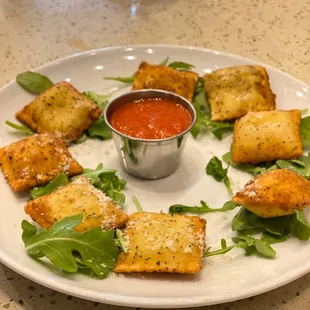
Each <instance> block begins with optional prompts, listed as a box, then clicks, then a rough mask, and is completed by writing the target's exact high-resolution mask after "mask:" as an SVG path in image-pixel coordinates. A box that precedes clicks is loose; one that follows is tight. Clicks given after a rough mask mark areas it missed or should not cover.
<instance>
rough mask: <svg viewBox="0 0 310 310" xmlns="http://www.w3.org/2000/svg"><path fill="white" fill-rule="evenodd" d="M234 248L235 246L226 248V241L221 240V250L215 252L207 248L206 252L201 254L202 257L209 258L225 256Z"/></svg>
mask: <svg viewBox="0 0 310 310" xmlns="http://www.w3.org/2000/svg"><path fill="white" fill-rule="evenodd" d="M235 247H236V246H235V245H231V246H227V243H226V240H225V239H221V249H219V250H215V251H210V250H211V248H207V249H206V251H205V252H204V253H203V257H210V256H216V255H222V254H226V253H228V252H229V251H230V250H232V249H233V248H235Z"/></svg>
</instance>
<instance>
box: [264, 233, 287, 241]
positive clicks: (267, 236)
mask: <svg viewBox="0 0 310 310" xmlns="http://www.w3.org/2000/svg"><path fill="white" fill-rule="evenodd" d="M261 240H262V241H263V242H268V243H269V244H274V243H280V242H284V241H286V240H287V236H285V235H284V236H277V235H273V234H271V233H269V232H266V231H265V232H264V233H263V235H262V238H261Z"/></svg>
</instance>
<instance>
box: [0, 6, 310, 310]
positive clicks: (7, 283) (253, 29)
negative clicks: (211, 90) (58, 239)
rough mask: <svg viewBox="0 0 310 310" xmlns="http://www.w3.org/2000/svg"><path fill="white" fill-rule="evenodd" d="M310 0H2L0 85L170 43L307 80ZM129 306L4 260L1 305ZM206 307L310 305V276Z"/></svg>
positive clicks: (86, 309) (247, 309) (252, 309)
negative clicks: (95, 57) (43, 280)
mask: <svg viewBox="0 0 310 310" xmlns="http://www.w3.org/2000/svg"><path fill="white" fill-rule="evenodd" d="M309 7H310V1H306V0H294V1H292V0H282V1H278V0H217V1H216V0H190V1H187V0H156V1H154V0H140V1H139V0H136V1H126V0H74V1H70V0H0V86H2V85H4V84H5V83H7V82H8V81H10V80H12V79H14V77H15V76H16V74H17V73H20V72H22V71H25V70H27V69H33V68H35V67H37V66H40V65H42V64H45V63H46V62H49V61H51V60H54V59H56V58H60V57H63V56H67V55H70V54H72V53H76V52H80V51H85V50H89V49H94V48H98V47H103V46H109V45H125V44H142V43H152V44H154V43H165V44H182V45H193V46H202V47H207V48H212V49H217V50H221V51H229V52H231V53H235V54H240V55H243V56H247V57H250V58H253V59H256V60H259V61H262V62H265V63H268V64H270V65H272V66H275V67H277V68H279V69H281V70H284V71H286V72H288V73H290V74H292V75H294V76H295V77H297V78H299V79H301V80H303V81H305V82H306V83H308V84H310V60H309V58H310V10H309ZM1 307H2V308H3V309H38V310H44V309H48V310H50V309H58V310H64V309H66V310H67V309H73V308H74V309H76V310H82V309H83V310H90V309H125V308H121V307H113V306H106V305H101V304H98V303H94V302H89V301H84V300H81V299H78V298H74V297H72V296H67V295H64V294H61V293H57V292H55V291H52V290H49V289H46V288H44V287H42V286H40V285H37V284H35V283H33V282H31V281H29V280H27V279H25V278H23V277H21V276H19V275H18V274H16V273H14V272H13V271H11V270H9V269H8V268H6V267H5V266H2V265H0V308H1ZM206 309H208V310H215V309H222V310H235V309H240V310H260V309H261V310H267V309H268V310H269V309H281V310H291V309H310V275H307V276H304V277H303V278H301V279H299V280H296V281H295V282H293V283H291V284H288V285H286V286H284V287H282V288H279V289H277V290H274V291H272V292H270V293H267V294H263V295H260V296H257V297H254V298H250V299H247V300H242V301H239V302H234V303H228V304H224V305H221V306H212V307H206Z"/></svg>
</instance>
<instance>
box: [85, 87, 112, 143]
mask: <svg viewBox="0 0 310 310" xmlns="http://www.w3.org/2000/svg"><path fill="white" fill-rule="evenodd" d="M83 94H84V95H85V96H86V97H87V98H89V99H90V100H92V101H93V102H94V103H95V104H97V105H98V106H99V107H100V109H101V110H102V111H104V110H105V108H106V106H107V104H108V102H109V99H110V97H111V96H110V95H99V94H97V93H95V92H93V91H85V92H84V93H83ZM86 133H87V135H88V136H89V137H91V138H101V139H103V140H107V139H111V138H112V132H111V130H110V128H109V126H108V125H107V123H106V122H105V120H104V118H102V117H100V118H99V119H97V120H96V121H95V122H94V123H93V124H92V125H91V126H90V127H89V128H88V129H87V131H86Z"/></svg>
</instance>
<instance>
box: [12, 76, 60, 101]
mask: <svg viewBox="0 0 310 310" xmlns="http://www.w3.org/2000/svg"><path fill="white" fill-rule="evenodd" d="M16 82H17V83H18V84H19V85H20V86H21V87H23V88H24V89H25V90H27V91H29V92H30V93H33V94H37V95H39V94H41V93H42V92H44V91H45V90H47V89H49V88H51V87H52V86H53V85H54V83H53V82H52V81H51V80H50V79H49V78H48V77H46V76H44V75H42V74H40V73H37V72H31V71H26V72H23V73H20V74H18V75H17V76H16Z"/></svg>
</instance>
